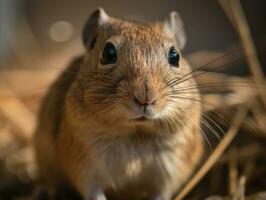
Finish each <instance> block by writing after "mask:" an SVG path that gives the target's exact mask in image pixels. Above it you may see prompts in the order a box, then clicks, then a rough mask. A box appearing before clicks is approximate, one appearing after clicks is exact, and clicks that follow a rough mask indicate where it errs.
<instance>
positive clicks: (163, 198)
mask: <svg viewBox="0 0 266 200" xmlns="http://www.w3.org/2000/svg"><path fill="white" fill-rule="evenodd" d="M168 196H169V195H166V194H162V193H161V194H158V195H156V196H154V197H153V198H151V200H170V199H171V198H169V197H168Z"/></svg>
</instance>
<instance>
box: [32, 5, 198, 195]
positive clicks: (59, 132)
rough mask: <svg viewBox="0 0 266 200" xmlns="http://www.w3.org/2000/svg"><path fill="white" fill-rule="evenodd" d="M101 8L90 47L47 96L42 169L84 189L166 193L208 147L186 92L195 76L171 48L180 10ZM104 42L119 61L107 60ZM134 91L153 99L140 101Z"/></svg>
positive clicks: (40, 132)
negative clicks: (125, 16) (147, 18)
mask: <svg viewBox="0 0 266 200" xmlns="http://www.w3.org/2000/svg"><path fill="white" fill-rule="evenodd" d="M103 12H104V11H103V10H102V9H99V10H97V11H96V12H95V13H94V14H93V15H92V17H91V18H90V19H89V21H88V22H87V25H86V26H89V28H90V29H89V30H87V28H88V27H86V26H85V31H84V34H85V36H84V35H83V40H84V44H85V46H86V48H87V53H86V54H85V55H84V56H83V57H82V58H79V59H78V60H76V62H74V63H72V64H71V65H70V67H69V68H68V69H67V70H66V71H65V72H64V73H63V74H62V75H61V76H60V77H59V78H58V80H57V81H56V82H55V83H54V85H53V86H52V87H51V89H50V92H49V93H48V95H47V97H46V98H45V100H44V103H43V106H42V109H41V113H40V123H39V126H38V128H37V131H36V150H37V157H38V160H39V163H40V168H41V174H42V175H43V177H48V178H47V179H49V180H50V182H56V183H57V184H60V183H61V182H65V181H68V182H70V183H71V184H72V185H73V187H75V188H76V189H77V190H78V191H79V192H80V193H81V194H82V196H83V197H84V198H85V199H96V200H100V199H105V198H106V196H107V199H123V200H125V199H136V198H147V199H162V200H169V199H171V198H172V196H173V194H174V193H175V192H177V191H178V190H179V189H180V187H181V186H182V185H183V184H184V182H185V181H186V180H187V179H188V178H189V176H190V175H191V173H192V172H193V170H194V169H195V167H196V166H197V164H198V163H199V161H200V158H201V155H202V139H201V135H200V127H199V126H200V115H201V105H200V103H199V102H195V101H189V100H186V99H189V98H192V99H200V95H199V92H198V91H197V89H195V90H193V91H192V90H190V92H189V93H187V92H182V88H186V87H191V86H195V85H196V83H195V81H194V79H193V78H192V77H191V75H190V74H189V73H190V71H191V69H190V67H189V65H188V63H187V62H186V61H185V60H184V58H183V57H182V56H181V59H180V62H179V66H171V65H170V64H169V62H168V52H169V49H170V48H171V47H175V48H176V49H177V50H180V47H181V46H180V47H179V41H184V40H181V39H180V38H179V39H177V37H178V36H177V32H176V30H178V27H173V26H175V21H173V20H176V19H175V17H176V16H174V14H173V13H172V14H171V17H170V18H169V19H168V21H166V22H164V23H159V22H158V23H151V24H142V23H136V22H131V21H126V20H120V19H115V18H111V17H109V16H108V15H107V14H106V13H105V12H104V13H103ZM101 18H103V19H101ZM92 20H93V21H92ZM169 20H172V21H169ZM176 21H180V20H176ZM166 27H167V30H166ZM92 28H94V29H93V31H91V30H92ZM182 29H183V26H182ZM171 30H172V32H171ZM173 31H175V32H173ZM170 33H171V34H170ZM86 34H87V35H86ZM182 34H183V33H182ZM182 37H183V36H182ZM107 42H111V43H112V44H113V45H114V46H115V47H116V50H117V56H118V57H117V62H116V63H115V64H109V65H101V62H100V60H101V54H102V50H103V48H104V46H105V44H106V43H107ZM185 79H186V80H185ZM184 80H185V81H184ZM136 97H137V98H138V99H139V100H140V101H147V100H152V99H154V103H153V104H152V105H149V106H147V107H145V108H143V107H142V106H139V105H137V104H136V102H135V100H134V98H136ZM143 116H145V119H144V120H142V117H143ZM44 144H45V145H44ZM47 174H50V175H51V174H52V175H51V176H49V175H47ZM55 179H56V181H55ZM49 180H48V182H49Z"/></svg>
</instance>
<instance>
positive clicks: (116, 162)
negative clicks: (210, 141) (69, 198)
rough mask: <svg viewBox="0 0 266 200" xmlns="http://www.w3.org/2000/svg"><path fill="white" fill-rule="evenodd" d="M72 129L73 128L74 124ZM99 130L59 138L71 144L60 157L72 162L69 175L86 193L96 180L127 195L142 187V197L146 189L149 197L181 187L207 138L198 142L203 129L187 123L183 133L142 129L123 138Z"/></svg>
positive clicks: (68, 163)
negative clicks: (158, 133)
mask: <svg viewBox="0 0 266 200" xmlns="http://www.w3.org/2000/svg"><path fill="white" fill-rule="evenodd" d="M66 130H67V131H66V132H69V131H71V129H69V127H68V128H67V129H66ZM96 130H97V129H95V127H93V128H92V127H91V128H90V127H86V128H82V129H80V130H79V131H77V132H76V133H75V134H73V132H72V134H71V135H69V137H70V138H69V139H67V137H66V135H68V134H66V132H64V133H63V134H64V138H62V139H63V140H61V142H59V146H60V143H61V145H66V146H67V147H68V151H64V152H61V153H63V154H64V155H60V152H59V155H60V158H65V160H64V161H63V162H62V163H63V164H64V165H65V166H67V169H66V170H67V173H68V176H70V178H71V179H72V180H73V182H74V183H75V184H76V187H77V188H78V190H79V191H80V192H81V193H82V194H83V195H84V196H86V195H87V192H88V187H89V186H90V182H93V183H95V180H96V182H98V183H99V184H100V185H101V186H102V187H103V188H104V189H105V190H106V191H111V192H117V193H121V191H122V193H125V194H126V195H130V193H134V194H136V191H137V193H138V194H140V195H141V194H142V191H143V196H145V195H147V192H148V193H149V192H150V193H151V194H153V193H155V192H156V191H158V190H161V189H162V188H163V189H165V188H167V189H169V190H170V191H176V190H178V189H179V188H180V186H182V184H183V183H184V181H185V180H186V179H187V177H188V176H189V175H190V173H191V172H192V171H193V169H194V167H195V166H196V165H195V163H197V162H198V159H199V158H200V156H199V155H200V154H201V153H202V149H201V140H200V139H198V140H195V137H197V135H198V133H196V132H194V131H193V126H190V127H189V126H188V127H186V128H185V129H184V130H182V131H183V133H182V134H181V133H176V134H173V135H169V136H165V135H162V136H154V135H143V134H142V133H141V132H139V133H138V132H136V133H135V134H132V135H131V136H129V135H128V134H125V135H126V136H125V137H123V136H121V137H117V136H112V135H117V133H116V134H112V133H109V134H108V135H109V136H106V134H104V133H102V132H98V133H97V132H96ZM62 131H64V129H63V130H62ZM136 131H137V130H136ZM184 132H186V134H184ZM119 135H123V134H119ZM195 141H197V144H194V142H195ZM76 144H78V148H77V145H76ZM191 146H192V147H191ZM72 147H74V148H73V151H74V152H73V151H72ZM61 149H66V148H61ZM75 151H77V152H78V153H77V152H75ZM77 155H80V156H77ZM80 159H82V160H80ZM68 161H69V162H68ZM73 161H74V162H73Z"/></svg>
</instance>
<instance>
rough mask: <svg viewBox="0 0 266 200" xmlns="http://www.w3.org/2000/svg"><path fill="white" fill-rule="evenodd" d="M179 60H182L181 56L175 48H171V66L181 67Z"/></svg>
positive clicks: (169, 59) (169, 56)
mask: <svg viewBox="0 0 266 200" xmlns="http://www.w3.org/2000/svg"><path fill="white" fill-rule="evenodd" d="M179 60H180V54H179V53H178V51H177V50H176V49H175V48H174V47H171V48H170V50H169V53H168V62H169V64H170V65H173V66H174V67H179Z"/></svg>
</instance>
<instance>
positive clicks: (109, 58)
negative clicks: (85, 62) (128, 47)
mask: <svg viewBox="0 0 266 200" xmlns="http://www.w3.org/2000/svg"><path fill="white" fill-rule="evenodd" d="M116 60H117V52H116V49H115V46H114V45H113V44H112V43H111V42H107V43H106V44H105V46H104V49H103V52H102V58H101V64H102V65H108V64H114V63H116Z"/></svg>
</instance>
